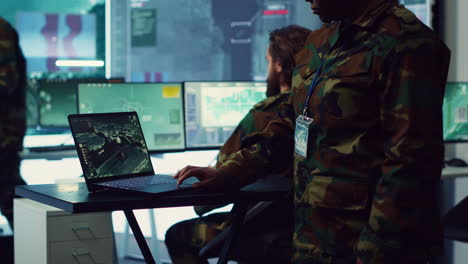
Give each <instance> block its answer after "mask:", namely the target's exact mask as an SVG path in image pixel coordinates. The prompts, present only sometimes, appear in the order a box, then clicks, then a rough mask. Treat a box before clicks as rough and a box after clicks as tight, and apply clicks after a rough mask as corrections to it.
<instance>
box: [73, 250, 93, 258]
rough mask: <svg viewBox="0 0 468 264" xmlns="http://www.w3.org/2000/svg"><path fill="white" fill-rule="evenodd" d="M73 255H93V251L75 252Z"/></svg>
mask: <svg viewBox="0 0 468 264" xmlns="http://www.w3.org/2000/svg"><path fill="white" fill-rule="evenodd" d="M72 255H73V256H74V257H82V256H91V252H89V251H83V252H73V253H72Z"/></svg>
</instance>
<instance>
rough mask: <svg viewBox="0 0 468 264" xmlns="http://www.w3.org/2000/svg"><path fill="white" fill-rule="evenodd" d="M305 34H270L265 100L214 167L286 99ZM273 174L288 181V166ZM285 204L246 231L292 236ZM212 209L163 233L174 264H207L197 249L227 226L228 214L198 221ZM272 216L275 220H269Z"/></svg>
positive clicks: (297, 30) (201, 209)
mask: <svg viewBox="0 0 468 264" xmlns="http://www.w3.org/2000/svg"><path fill="white" fill-rule="evenodd" d="M309 33H310V30H308V29H306V28H302V27H299V26H295V25H294V26H288V27H284V28H280V29H277V30H274V31H273V32H271V33H270V43H269V46H268V49H267V51H266V59H267V61H268V79H267V92H266V95H267V98H266V99H265V100H263V101H261V102H259V103H257V104H256V105H255V106H254V107H253V108H252V109H251V110H250V111H249V113H248V114H247V115H246V116H245V117H244V118H243V119H242V121H241V122H240V123H239V124H238V126H237V128H236V129H235V131H234V133H233V134H232V135H231V136H230V137H229V139H228V140H227V141H226V143H225V144H224V145H223V147H222V148H221V149H220V152H219V155H218V159H217V163H216V166H215V167H218V166H220V165H221V164H222V163H223V162H224V161H226V160H228V159H229V157H230V156H231V155H232V154H234V153H236V152H237V151H238V150H240V149H242V148H246V147H248V146H250V145H252V144H253V143H254V142H247V141H252V140H244V139H246V138H245V137H246V136H247V135H249V134H252V133H254V132H258V131H262V130H263V129H264V128H265V126H266V124H267V123H268V121H269V120H271V119H272V118H273V117H274V116H275V115H276V112H277V109H278V107H279V105H280V104H281V103H282V102H284V101H286V100H287V99H288V97H289V91H290V87H291V77H292V74H293V69H294V66H295V60H294V55H295V53H297V52H298V51H299V50H300V49H301V48H302V47H303V46H304V43H305V41H306V39H307V37H308V35H309ZM275 174H279V175H281V176H284V177H292V166H291V167H289V168H282V169H279V170H278V171H277V173H275ZM289 198H290V197H289ZM287 200H288V201H282V202H281V204H284V205H290V208H291V210H290V211H291V214H287V213H286V212H287V210H286V209H285V208H284V206H283V205H281V206H282V209H281V213H280V214H274V212H272V211H275V209H274V208H277V207H278V206H279V205H276V206H273V207H272V208H269V210H267V211H268V212H265V214H264V215H263V216H261V217H260V218H259V219H257V220H256V221H255V222H261V223H260V225H261V227H263V228H260V227H258V226H257V227H253V226H248V227H246V228H247V229H248V230H256V231H258V232H267V231H268V230H275V228H268V227H271V226H272V225H274V224H277V225H283V226H284V225H288V226H290V227H291V234H292V204H291V202H292V201H290V200H291V199H287ZM214 208H216V207H213V206H196V207H195V212H196V213H197V214H198V215H199V216H200V218H196V219H191V220H187V221H183V222H180V223H177V224H175V225H174V226H172V227H171V228H170V229H169V230H168V231H167V233H166V240H165V242H166V245H167V248H168V251H169V254H170V256H171V259H172V262H173V263H174V264H178V263H184V264H189V263H208V262H207V260H206V259H204V258H202V257H199V255H198V253H199V251H200V249H201V248H202V247H204V246H205V245H206V244H207V243H208V242H209V241H211V240H212V239H213V238H214V237H215V236H216V235H217V234H219V233H220V232H221V231H222V230H224V229H225V228H226V227H227V226H228V225H229V220H228V216H229V214H228V213H217V214H211V215H208V216H203V217H202V215H203V214H205V213H207V212H209V211H211V210H212V209H214ZM273 214H274V215H275V216H271V215H273ZM273 220H274V221H273ZM265 221H266V222H267V223H265ZM286 223H288V224H286ZM260 229H261V231H260ZM249 234H251V232H249ZM253 236H254V235H253ZM285 244H286V246H285V247H286V248H289V244H290V238H289V240H287V239H286V241H285ZM283 255H285V258H284V259H285V260H286V261H288V260H289V257H288V254H283ZM268 263H280V260H278V259H276V260H275V259H273V260H271V261H268Z"/></svg>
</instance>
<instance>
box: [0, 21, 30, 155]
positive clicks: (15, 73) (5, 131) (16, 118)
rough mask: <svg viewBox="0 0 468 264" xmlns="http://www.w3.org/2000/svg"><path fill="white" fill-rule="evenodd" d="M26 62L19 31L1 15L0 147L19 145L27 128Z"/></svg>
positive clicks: (17, 147) (14, 148) (12, 148)
mask: <svg viewBox="0 0 468 264" xmlns="http://www.w3.org/2000/svg"><path fill="white" fill-rule="evenodd" d="M25 87H26V66H25V60H24V57H23V54H22V52H21V49H20V47H19V43H18V34H17V33H16V31H15V30H14V29H13V28H12V27H11V25H10V24H8V22H6V21H5V20H3V19H1V18H0V138H1V141H0V149H9V150H14V151H18V150H21V149H22V146H23V137H24V133H25V129H26V110H25V108H26V107H25V105H26V102H25V100H26V99H25V89H26V88H25Z"/></svg>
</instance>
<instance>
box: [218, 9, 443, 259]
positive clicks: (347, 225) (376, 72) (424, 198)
mask: <svg viewBox="0 0 468 264" xmlns="http://www.w3.org/2000/svg"><path fill="white" fill-rule="evenodd" d="M391 2H393V1H387V0H374V1H372V4H370V5H369V7H368V9H367V11H366V12H365V15H363V16H362V17H360V18H358V19H356V20H355V21H354V22H353V23H345V22H341V23H331V24H327V25H325V26H323V27H322V28H321V29H319V30H317V31H314V32H312V33H311V35H310V36H309V38H308V40H307V42H306V46H305V48H304V49H302V50H301V51H300V52H299V54H298V55H297V56H296V65H297V66H296V69H295V72H294V76H293V85H292V91H291V95H290V97H289V100H288V101H287V102H286V103H285V104H283V105H282V106H281V109H280V114H279V117H278V118H276V119H275V120H272V121H271V122H270V123H269V124H268V126H267V128H266V129H265V130H264V131H263V132H261V133H258V134H257V142H259V143H258V144H256V145H254V146H252V147H250V148H248V149H243V150H241V151H239V152H238V153H236V154H235V155H234V156H232V157H231V158H230V159H229V160H228V161H226V162H224V163H223V165H221V166H220V167H219V168H218V170H219V171H221V172H222V173H223V174H225V175H226V177H228V181H229V182H231V183H232V184H237V185H239V186H242V185H245V184H247V183H249V182H251V181H253V180H255V178H256V177H259V175H267V174H268V173H269V172H270V167H271V165H272V164H275V165H276V166H277V164H278V163H283V164H286V165H285V166H287V165H288V164H290V163H291V162H293V163H294V197H295V217H296V220H295V233H294V237H293V245H294V248H295V253H294V257H293V262H295V263H300V262H301V260H302V261H303V260H304V259H307V258H310V259H312V260H316V261H317V262H313V263H356V258H359V261H360V263H364V264H370V263H372V264H374V263H375V264H377V263H378V264H383V263H416V261H417V260H421V259H425V258H428V257H430V256H431V255H433V254H439V253H440V250H441V248H442V236H441V235H442V234H441V225H440V218H439V211H438V187H439V182H440V175H441V170H442V167H443V151H444V146H443V139H442V113H441V109H442V100H443V95H444V89H445V83H446V78H447V72H448V65H449V58H450V51H449V50H448V48H447V47H446V46H445V45H444V44H443V43H442V42H441V41H440V40H439V39H438V38H437V37H436V36H435V34H434V33H433V32H432V31H431V30H430V29H429V28H428V27H426V26H425V25H424V24H423V23H422V22H421V21H419V20H418V19H417V18H416V17H415V15H414V14H413V13H411V12H410V11H408V10H407V9H406V8H404V7H403V6H400V5H395V4H392V3H391ZM321 63H323V64H324V67H323V69H325V70H324V75H323V76H322V77H321V78H320V79H319V83H318V85H317V87H316V88H315V90H314V92H313V94H312V98H311V100H310V105H309V109H308V112H309V113H311V115H312V116H313V118H314V121H313V123H312V124H311V128H310V132H309V133H310V134H311V135H310V137H309V140H308V156H307V158H302V157H301V156H299V155H297V154H294V129H295V119H296V118H297V117H298V115H300V114H301V113H302V111H303V107H304V101H305V98H306V95H307V91H308V89H309V86H310V84H311V80H312V79H313V77H314V76H315V75H316V74H317V71H318V69H319V68H320V65H321Z"/></svg>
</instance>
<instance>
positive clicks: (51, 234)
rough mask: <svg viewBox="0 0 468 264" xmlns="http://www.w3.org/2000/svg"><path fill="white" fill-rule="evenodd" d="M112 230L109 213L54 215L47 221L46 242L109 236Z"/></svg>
mask: <svg viewBox="0 0 468 264" xmlns="http://www.w3.org/2000/svg"><path fill="white" fill-rule="evenodd" d="M112 232H113V229H112V218H111V214H110V213H92V214H65V215H56V216H49V217H48V221H47V240H48V242H59V241H70V240H87V239H98V238H109V237H112Z"/></svg>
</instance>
